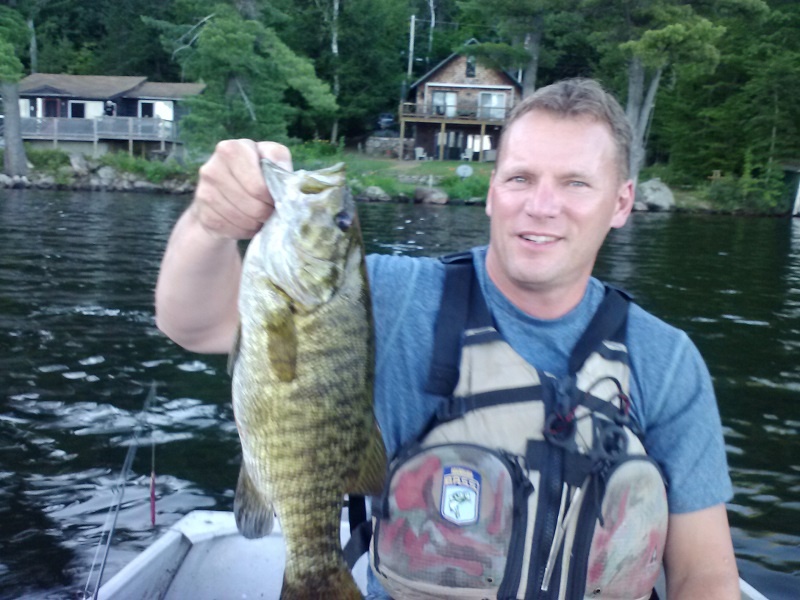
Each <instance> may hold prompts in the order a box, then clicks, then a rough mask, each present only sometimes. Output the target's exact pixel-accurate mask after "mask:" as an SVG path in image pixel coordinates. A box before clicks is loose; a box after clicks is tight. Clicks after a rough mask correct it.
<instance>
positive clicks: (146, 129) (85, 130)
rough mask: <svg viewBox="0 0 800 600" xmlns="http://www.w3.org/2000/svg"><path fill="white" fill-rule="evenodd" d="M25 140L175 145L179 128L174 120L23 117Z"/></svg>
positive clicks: (155, 118) (23, 136) (23, 135)
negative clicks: (122, 141) (146, 142)
mask: <svg viewBox="0 0 800 600" xmlns="http://www.w3.org/2000/svg"><path fill="white" fill-rule="evenodd" d="M21 121H22V123H21V129H22V138H23V139H26V140H53V142H54V143H57V142H59V141H65V142H66V141H88V142H97V141H99V140H128V141H134V140H135V141H148V142H162V143H164V142H174V141H176V137H177V128H176V127H175V124H174V123H173V122H172V121H165V120H164V119H160V118H158V117H154V118H138V117H98V118H96V119H68V118H64V117H24V118H23V119H21Z"/></svg>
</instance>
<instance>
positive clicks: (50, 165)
mask: <svg viewBox="0 0 800 600" xmlns="http://www.w3.org/2000/svg"><path fill="white" fill-rule="evenodd" d="M25 156H26V157H27V158H28V161H29V162H30V163H31V164H32V165H33V168H34V169H36V170H37V171H42V172H44V173H49V174H51V175H55V174H57V173H58V171H59V169H60V168H61V167H69V166H70V162H69V154H67V153H66V152H64V151H63V150H57V149H55V148H41V149H36V148H30V147H27V146H26V148H25Z"/></svg>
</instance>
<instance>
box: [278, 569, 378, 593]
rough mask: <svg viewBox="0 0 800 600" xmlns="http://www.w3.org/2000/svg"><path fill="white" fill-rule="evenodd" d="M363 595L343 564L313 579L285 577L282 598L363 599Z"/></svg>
mask: <svg viewBox="0 0 800 600" xmlns="http://www.w3.org/2000/svg"><path fill="white" fill-rule="evenodd" d="M363 597H364V596H363V595H362V594H361V590H360V589H358V585H356V582H355V580H354V579H353V576H352V575H351V574H350V571H348V570H347V568H346V567H345V566H344V564H342V568H341V569H339V570H337V571H333V572H329V573H319V574H317V576H316V577H312V578H311V579H303V580H300V581H290V580H289V579H287V578H286V577H284V579H283V587H282V588H281V598H280V600H319V599H320V598H325V600H363Z"/></svg>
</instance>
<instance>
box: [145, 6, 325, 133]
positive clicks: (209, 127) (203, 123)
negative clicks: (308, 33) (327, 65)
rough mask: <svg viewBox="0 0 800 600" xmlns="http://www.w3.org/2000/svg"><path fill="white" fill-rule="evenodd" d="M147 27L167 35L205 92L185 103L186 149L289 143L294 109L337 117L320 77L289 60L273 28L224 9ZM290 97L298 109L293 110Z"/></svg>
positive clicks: (293, 56) (184, 66)
mask: <svg viewBox="0 0 800 600" xmlns="http://www.w3.org/2000/svg"><path fill="white" fill-rule="evenodd" d="M251 8H252V7H251ZM248 14H251V13H248ZM150 23H151V24H154V25H156V24H157V25H159V27H160V28H161V29H162V31H163V32H164V34H165V35H164V36H163V38H162V39H163V40H164V42H165V44H166V45H167V47H168V49H170V50H172V55H173V57H174V58H175V60H177V61H178V62H179V63H180V65H181V67H182V69H183V72H184V73H185V76H186V77H187V78H188V79H190V80H193V81H203V82H205V84H206V86H207V87H206V89H205V91H204V92H203V94H201V95H200V96H197V97H195V98H192V99H190V100H188V101H186V105H187V107H188V109H189V114H188V115H187V116H186V117H184V119H183V120H182V125H183V129H184V135H185V138H186V139H187V141H188V142H190V143H193V144H195V145H198V146H202V147H206V148H208V147H210V146H212V145H213V144H214V143H216V142H217V141H218V140H220V139H225V138H230V137H252V138H256V139H273V140H276V141H288V132H287V130H288V124H289V123H290V122H291V120H292V118H293V117H294V115H295V113H296V112H297V111H298V110H303V109H305V110H309V111H311V112H312V113H314V114H317V115H321V116H323V117H325V116H329V115H331V114H333V113H334V112H335V110H336V102H335V99H334V98H333V95H332V94H331V92H330V87H329V86H328V85H327V84H325V83H324V82H322V81H320V79H319V78H317V76H316V74H315V73H314V67H313V65H312V63H311V62H310V61H309V60H307V59H305V58H302V57H300V56H298V55H297V54H296V53H294V52H293V51H292V50H291V49H290V48H289V47H288V46H287V45H286V44H285V43H284V42H283V41H282V40H281V39H280V37H279V36H278V34H277V33H276V32H275V30H274V29H273V28H271V27H267V26H265V25H264V24H262V23H261V22H259V21H256V20H254V19H248V18H245V17H243V16H242V15H241V14H240V13H239V12H237V11H236V10H234V9H232V8H231V7H229V6H227V5H224V4H218V5H216V6H214V7H213V12H212V13H209V14H206V15H205V16H203V17H202V18H200V19H197V20H196V21H195V23H193V24H192V25H183V26H176V25H173V24H170V23H164V22H161V23H157V22H155V21H150ZM177 31H180V32H181V35H180V36H176V35H175V33H176V32H177ZM289 92H292V93H294V94H296V96H295V97H296V99H297V101H298V104H299V105H295V106H292V105H290V103H289V102H288V101H287V93H289Z"/></svg>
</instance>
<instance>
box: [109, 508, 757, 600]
mask: <svg viewBox="0 0 800 600" xmlns="http://www.w3.org/2000/svg"><path fill="white" fill-rule="evenodd" d="M349 535H350V533H349V529H348V526H347V523H342V543H344V542H345V541H346V540H347V538H348V537H349ZM285 559H286V554H285V549H284V545H283V536H282V535H281V531H280V526H279V524H277V523H276V527H275V530H274V531H273V532H272V534H271V535H269V536H267V537H265V538H262V539H259V540H248V539H245V538H244V537H242V536H241V535H240V534H239V531H238V530H237V529H236V523H235V521H234V517H233V513H230V512H220V511H208V510H196V511H192V512H191V513H189V514H188V515H186V516H185V517H184V518H183V519H181V520H180V521H178V522H177V523H176V524H175V525H173V526H172V527H170V529H169V530H168V531H167V532H166V533H165V534H164V535H163V536H162V537H161V538H159V539H158V541H156V542H155V543H154V544H153V545H152V546H150V547H149V548H148V549H147V550H145V551H144V552H142V553H141V554H140V555H139V556H137V557H136V558H135V559H134V560H132V561H131V562H130V564H128V565H127V566H125V567H124V568H123V569H122V570H121V571H120V572H119V573H117V574H116V575H115V576H114V577H113V578H112V579H110V580H109V581H108V583H106V584H105V585H104V586H103V587H101V588H100V592H99V594H98V597H99V598H100V599H102V600H142V599H143V598H147V599H148V600H151V599H152V600H155V599H159V600H186V599H187V598H191V599H192V600H212V599H220V598H262V599H264V600H278V599H279V596H280V590H281V583H282V581H283V564H284V561H285ZM368 567H369V564H368V560H367V556H366V555H365V556H362V557H361V559H359V561H358V562H357V563H356V566H355V568H354V569H353V576H354V577H355V579H356V582H357V583H358V585H359V587H360V588H361V591H362V593H366V580H367V569H368ZM739 582H740V588H741V592H742V600H767V599H766V597H765V596H763V595H762V594H761V593H759V592H758V591H757V590H755V589H754V588H753V587H752V586H750V585H749V584H748V583H747V582H745V581H743V580H739ZM659 597H661V598H666V595H664V594H663V591H662V592H661V594H660V595H659Z"/></svg>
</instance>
